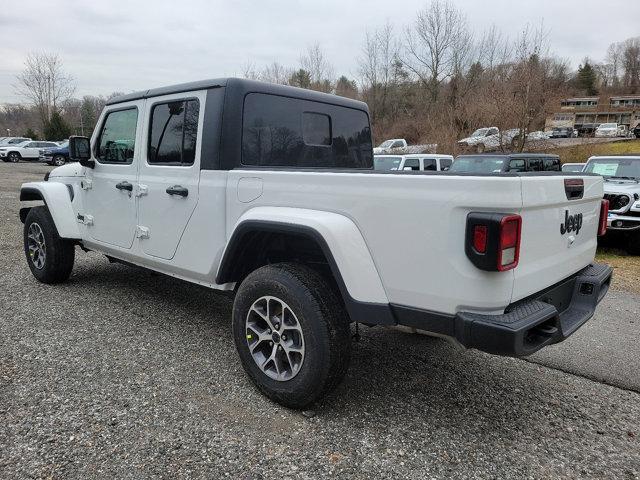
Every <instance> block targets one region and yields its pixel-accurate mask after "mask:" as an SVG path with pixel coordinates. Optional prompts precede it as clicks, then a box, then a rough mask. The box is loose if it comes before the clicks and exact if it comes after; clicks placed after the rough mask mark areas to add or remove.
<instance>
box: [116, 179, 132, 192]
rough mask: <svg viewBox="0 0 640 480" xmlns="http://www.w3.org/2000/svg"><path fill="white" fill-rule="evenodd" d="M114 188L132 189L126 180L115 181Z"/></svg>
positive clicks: (130, 190)
mask: <svg viewBox="0 0 640 480" xmlns="http://www.w3.org/2000/svg"><path fill="white" fill-rule="evenodd" d="M116 188H117V189H118V190H128V191H129V192H132V191H133V185H132V184H130V183H129V182H127V181H126V180H125V181H123V182H120V183H116Z"/></svg>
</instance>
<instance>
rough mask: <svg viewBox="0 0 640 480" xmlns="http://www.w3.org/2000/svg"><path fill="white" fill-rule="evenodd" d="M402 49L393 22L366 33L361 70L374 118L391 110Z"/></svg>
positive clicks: (365, 92) (362, 85) (359, 62)
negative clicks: (391, 95) (391, 99)
mask: <svg viewBox="0 0 640 480" xmlns="http://www.w3.org/2000/svg"><path fill="white" fill-rule="evenodd" d="M399 52H400V44H399V42H398V40H397V39H396V37H395V35H394V32H393V27H392V26H391V24H390V23H387V24H386V25H385V26H383V27H382V28H380V29H379V30H376V31H375V32H366V35H365V43H364V46H363V48H362V55H361V56H360V58H359V59H358V64H359V68H358V69H359V73H360V83H361V87H362V91H363V95H364V99H365V101H366V102H367V103H368V104H369V107H370V108H371V112H372V115H373V117H374V118H381V117H385V116H386V115H387V113H388V109H389V102H390V98H389V97H390V95H389V94H390V90H391V89H392V87H393V85H395V84H397V82H398V80H399V78H398V76H399V69H398V67H399V65H398V64H399V60H398V55H399Z"/></svg>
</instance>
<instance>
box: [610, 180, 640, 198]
mask: <svg viewBox="0 0 640 480" xmlns="http://www.w3.org/2000/svg"><path fill="white" fill-rule="evenodd" d="M604 193H626V194H629V195H631V196H632V197H633V194H634V193H637V194H638V195H640V183H635V182H630V181H626V182H625V181H617V180H608V181H605V182H604Z"/></svg>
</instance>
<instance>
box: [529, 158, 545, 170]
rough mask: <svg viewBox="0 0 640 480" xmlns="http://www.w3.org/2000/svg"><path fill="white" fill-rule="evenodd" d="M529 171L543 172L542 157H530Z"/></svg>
mask: <svg viewBox="0 0 640 480" xmlns="http://www.w3.org/2000/svg"><path fill="white" fill-rule="evenodd" d="M528 171H529V172H541V171H542V159H541V158H530V159H529V168H528Z"/></svg>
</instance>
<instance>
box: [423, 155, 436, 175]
mask: <svg viewBox="0 0 640 480" xmlns="http://www.w3.org/2000/svg"><path fill="white" fill-rule="evenodd" d="M422 170H424V171H427V172H435V171H436V170H438V165H437V162H436V159H435V158H429V157H424V158H422Z"/></svg>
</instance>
